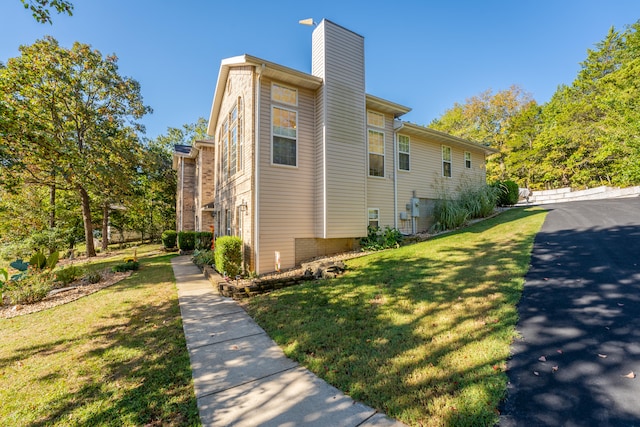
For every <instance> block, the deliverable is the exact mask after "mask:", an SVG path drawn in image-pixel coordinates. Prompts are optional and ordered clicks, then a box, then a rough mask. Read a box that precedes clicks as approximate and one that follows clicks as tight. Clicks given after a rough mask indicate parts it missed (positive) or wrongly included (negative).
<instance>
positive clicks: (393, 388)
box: [247, 209, 545, 426]
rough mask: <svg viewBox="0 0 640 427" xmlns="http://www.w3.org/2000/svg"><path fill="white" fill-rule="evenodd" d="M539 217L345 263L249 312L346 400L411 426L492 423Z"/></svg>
mask: <svg viewBox="0 0 640 427" xmlns="http://www.w3.org/2000/svg"><path fill="white" fill-rule="evenodd" d="M544 217H545V213H544V212H543V211H541V210H536V209H512V210H509V211H507V212H505V213H503V214H501V215H500V216H498V217H496V218H493V219H489V220H486V221H483V222H480V223H477V224H475V225H473V226H471V227H469V228H466V229H464V230H460V231H458V232H454V233H450V234H445V235H441V236H439V237H436V238H434V239H431V240H429V241H427V242H423V243H419V244H415V245H411V246H405V247H401V248H399V249H394V250H388V251H383V252H378V253H375V254H372V255H370V256H366V257H362V258H358V259H354V260H351V261H350V262H348V269H349V271H348V272H347V273H346V274H345V275H344V276H342V277H341V278H338V279H335V280H331V281H321V282H313V283H308V284H306V285H302V286H296V287H292V288H287V289H283V290H280V291H277V292H273V293H271V294H268V295H265V296H262V297H258V298H255V299H252V300H250V302H249V303H248V306H247V309H248V311H249V312H250V313H251V315H252V316H253V317H254V318H255V319H256V320H257V322H258V323H259V324H260V325H261V326H262V327H263V328H265V329H266V331H267V332H268V333H269V335H271V337H273V339H274V340H275V341H276V342H277V343H278V344H279V345H280V346H281V347H282V348H283V349H284V351H285V353H286V354H287V355H288V356H289V357H291V358H293V359H295V360H297V361H299V362H300V363H301V364H303V365H304V366H306V367H307V368H309V369H310V370H311V371H313V372H314V373H316V374H317V375H318V376H320V377H322V378H324V379H325V380H327V381H328V382H329V383H331V384H333V385H334V386H336V387H338V388H340V389H341V390H343V391H345V392H346V393H348V394H349V395H350V396H351V397H353V398H354V399H355V400H358V401H362V402H364V403H366V404H368V405H371V406H373V407H375V408H378V409H379V410H381V411H383V412H385V413H387V414H388V415H389V416H391V417H394V418H397V419H399V420H401V421H403V422H405V423H407V424H410V425H426V426H442V425H447V426H449V425H456V426H457V425H466V426H481V425H484V426H493V425H495V423H496V422H497V420H498V410H497V408H498V405H499V403H500V401H501V399H503V398H504V396H505V393H506V383H507V376H506V374H505V369H506V359H507V357H508V355H509V346H510V344H511V342H512V340H513V338H514V334H515V324H516V321H517V310H516V304H517V303H518V301H519V299H520V296H521V292H522V286H523V283H524V279H523V278H524V275H525V273H526V271H527V269H528V265H529V260H530V255H531V249H532V245H533V239H534V236H535V234H536V233H537V232H538V230H539V229H540V227H541V225H542V222H543V220H544Z"/></svg>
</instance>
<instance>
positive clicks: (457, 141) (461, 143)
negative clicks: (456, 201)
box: [393, 120, 499, 156]
mask: <svg viewBox="0 0 640 427" xmlns="http://www.w3.org/2000/svg"><path fill="white" fill-rule="evenodd" d="M393 127H394V130H395V131H396V132H402V133H404V134H407V135H415V136H418V137H423V138H428V139H430V140H433V141H436V142H440V143H442V144H451V145H455V146H458V147H463V148H473V149H476V150H482V151H484V154H485V155H487V156H488V155H490V154H495V153H498V152H499V150H496V149H495V148H491V147H488V146H486V145H482V144H479V143H477V142H473V141H469V140H466V139H462V138H458V137H457V136H453V135H449V134H448V133H444V132H440V131H438V130H435V129H431V128H428V127H426V126H420V125H416V124H414V123H409V122H403V121H402V120H396V122H395V123H394V126H393Z"/></svg>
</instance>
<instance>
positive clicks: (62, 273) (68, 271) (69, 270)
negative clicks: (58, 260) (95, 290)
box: [55, 265, 84, 286]
mask: <svg viewBox="0 0 640 427" xmlns="http://www.w3.org/2000/svg"><path fill="white" fill-rule="evenodd" d="M83 274H84V270H83V269H82V268H80V267H76V266H75V265H71V266H69V267H66V268H63V269H62V270H58V271H56V272H55V277H56V282H59V283H60V284H61V285H62V286H67V285H68V284H69V283H71V282H73V281H74V280H76V279H79V278H80V277H82V275H83Z"/></svg>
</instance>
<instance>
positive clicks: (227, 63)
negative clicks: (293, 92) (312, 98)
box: [207, 54, 322, 135]
mask: <svg viewBox="0 0 640 427" xmlns="http://www.w3.org/2000/svg"><path fill="white" fill-rule="evenodd" d="M246 66H252V67H255V69H256V73H258V75H261V76H264V77H268V78H270V79H274V80H278V81H281V82H283V83H287V84H290V85H291V86H295V87H301V88H305V89H311V90H316V89H318V88H320V87H321V86H322V78H320V77H317V76H314V75H311V74H307V73H303V72H301V71H298V70H294V69H293V68H289V67H285V66H283V65H279V64H275V63H273V62H270V61H265V60H264V59H260V58H256V57H255V56H251V55H246V54H245V55H240V56H234V57H232V58H227V59H224V60H222V62H221V64H220V72H219V73H218V81H217V83H216V91H215V94H214V95H213V104H212V106H211V115H210V116H209V126H208V127H207V134H209V135H213V134H214V133H215V129H216V126H217V120H218V116H219V115H220V107H221V105H222V99H223V98H224V92H225V88H226V85H227V78H228V77H229V71H230V70H231V69H232V68H234V67H246Z"/></svg>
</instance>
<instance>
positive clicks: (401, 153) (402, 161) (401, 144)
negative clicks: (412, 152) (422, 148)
mask: <svg viewBox="0 0 640 427" xmlns="http://www.w3.org/2000/svg"><path fill="white" fill-rule="evenodd" d="M398 169H400V170H403V171H408V170H410V169H409V137H408V136H406V135H398Z"/></svg>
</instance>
